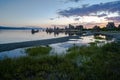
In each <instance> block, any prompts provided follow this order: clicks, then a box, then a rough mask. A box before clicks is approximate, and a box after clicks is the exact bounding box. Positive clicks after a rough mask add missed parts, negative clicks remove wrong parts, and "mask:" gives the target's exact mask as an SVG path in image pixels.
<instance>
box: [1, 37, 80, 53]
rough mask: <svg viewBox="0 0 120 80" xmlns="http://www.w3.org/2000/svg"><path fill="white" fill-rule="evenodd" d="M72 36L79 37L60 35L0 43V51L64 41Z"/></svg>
mask: <svg viewBox="0 0 120 80" xmlns="http://www.w3.org/2000/svg"><path fill="white" fill-rule="evenodd" d="M72 38H73V39H75V38H76V39H77V38H79V36H67V37H61V38H52V39H44V40H36V41H26V42H17V43H8V44H0V52H2V51H9V50H13V49H17V48H24V47H32V46H40V45H49V44H54V43H61V42H66V41H68V40H69V39H72Z"/></svg>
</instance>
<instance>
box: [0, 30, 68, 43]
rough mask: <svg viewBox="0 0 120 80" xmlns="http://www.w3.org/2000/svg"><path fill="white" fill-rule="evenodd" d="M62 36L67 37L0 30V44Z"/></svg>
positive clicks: (28, 31)
mask: <svg viewBox="0 0 120 80" xmlns="http://www.w3.org/2000/svg"><path fill="white" fill-rule="evenodd" d="M64 36H67V35H66V34H64V33H60V34H59V35H56V34H54V33H46V32H44V31H39V32H37V33H32V32H31V30H0V44H4V43H14V42H23V41H33V40H42V39H50V38H58V37H64Z"/></svg>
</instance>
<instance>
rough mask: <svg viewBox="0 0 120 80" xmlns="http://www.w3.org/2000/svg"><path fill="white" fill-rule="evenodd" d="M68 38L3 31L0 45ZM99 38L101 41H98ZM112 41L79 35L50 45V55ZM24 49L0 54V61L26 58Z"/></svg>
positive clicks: (0, 32)
mask: <svg viewBox="0 0 120 80" xmlns="http://www.w3.org/2000/svg"><path fill="white" fill-rule="evenodd" d="M64 36H68V35H66V34H65V33H59V34H57V35H56V34H54V33H46V32H43V31H41V32H38V33H35V34H32V33H31V31H29V30H28V31H26V30H23V31H21V30H4V31H0V43H1V44H3V43H13V42H22V41H32V40H41V39H49V38H58V37H64ZM99 38H101V39H99ZM112 41H114V38H112V37H110V36H105V35H93V34H91V35H82V34H81V35H79V38H77V39H76V38H73V39H69V40H68V41H66V42H62V43H59V42H58V43H55V44H51V45H49V46H51V47H52V50H51V52H50V55H55V54H58V55H63V53H66V50H68V48H70V47H72V46H74V45H76V46H86V45H89V43H92V42H97V43H98V46H101V45H104V44H106V43H110V42H112ZM24 50H25V48H19V49H14V50H10V51H4V52H0V59H4V57H6V56H7V57H10V58H15V57H20V56H26V53H25V51H24Z"/></svg>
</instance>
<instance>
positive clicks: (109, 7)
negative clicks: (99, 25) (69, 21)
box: [58, 1, 120, 17]
mask: <svg viewBox="0 0 120 80" xmlns="http://www.w3.org/2000/svg"><path fill="white" fill-rule="evenodd" d="M101 11H102V12H105V13H106V12H107V13H114V12H117V13H119V14H120V1H113V2H107V3H100V4H94V5H91V6H86V7H77V8H70V9H66V10H61V11H59V12H58V14H59V15H61V16H64V17H70V16H90V14H91V13H95V14H97V13H99V12H101ZM105 13H104V14H102V15H101V16H106V14H105ZM101 16H99V17H101Z"/></svg>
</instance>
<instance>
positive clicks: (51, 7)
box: [0, 0, 120, 27]
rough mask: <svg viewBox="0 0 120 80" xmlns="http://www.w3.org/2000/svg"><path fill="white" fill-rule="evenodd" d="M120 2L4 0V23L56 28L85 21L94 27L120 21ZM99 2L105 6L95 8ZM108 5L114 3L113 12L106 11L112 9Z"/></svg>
mask: <svg viewBox="0 0 120 80" xmlns="http://www.w3.org/2000/svg"><path fill="white" fill-rule="evenodd" d="M109 2H113V3H115V4H111V3H109ZM119 2H120V0H0V25H3V26H41V27H52V26H54V25H57V26H64V25H68V24H74V25H79V24H83V25H85V26H86V27H91V26H93V25H100V26H104V24H106V23H107V22H108V21H115V22H116V24H119V23H118V21H120V18H119V17H118V16H119V11H120V10H119V8H120V6H119V5H118V6H115V7H114V5H117V3H119ZM96 4H97V5H99V8H101V9H97V8H95V7H94V5H96ZM101 4H104V5H101ZM108 4H109V5H113V6H111V8H112V7H113V8H114V10H112V12H106V11H107V9H111V8H108V7H106V8H105V7H104V6H106V5H108ZM86 7H87V8H86ZM116 7H117V8H116ZM85 10H86V11H85ZM93 10H94V11H95V12H94V11H93ZM96 13H97V14H96ZM92 19H94V20H92ZM91 23H92V24H91Z"/></svg>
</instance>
